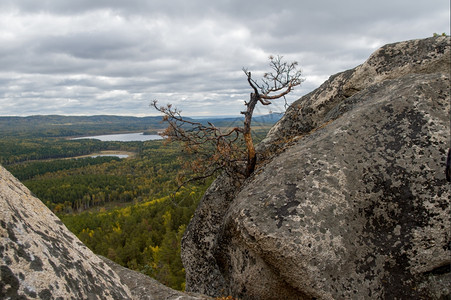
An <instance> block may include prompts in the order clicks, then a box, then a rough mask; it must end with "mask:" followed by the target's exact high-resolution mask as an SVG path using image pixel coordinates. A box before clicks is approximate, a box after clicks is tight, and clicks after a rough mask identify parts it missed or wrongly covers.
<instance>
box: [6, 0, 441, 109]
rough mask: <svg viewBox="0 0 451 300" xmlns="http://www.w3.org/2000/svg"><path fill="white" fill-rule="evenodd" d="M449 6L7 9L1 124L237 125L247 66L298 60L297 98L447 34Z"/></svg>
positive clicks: (58, 4)
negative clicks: (192, 118)
mask: <svg viewBox="0 0 451 300" xmlns="http://www.w3.org/2000/svg"><path fill="white" fill-rule="evenodd" d="M446 2H447V1H442V0H432V1H416V2H412V1H410V0H409V1H407V0H391V1H388V0H383V1H378V2H375V1H371V2H367V1H360V0H352V1H349V0H347V1H332V0H329V1H321V2H319V1H313V0H308V1H307V0H306V1H298V0H284V1H273V0H260V1H256V0H252V1H238V0H229V1H226V0H224V1H214V2H212V1H205V0H193V1H181V0H177V1H144V0H129V1H121V0H116V1H111V0H108V1H107V0H103V1H101V0H99V1H91V0H82V1H81V0H80V1H59V0H42V1H34V0H3V1H2V2H1V3H0V45H2V46H1V47H0V66H1V68H0V115H30V114H55V113H58V114H73V115H76V114H85V115H92V114H121V115H152V114H155V111H153V110H152V109H150V108H149V103H150V101H151V100H153V99H159V101H160V102H161V103H162V104H163V103H167V102H170V103H173V104H174V105H176V106H178V107H180V109H181V110H183V111H184V112H185V113H186V114H187V115H202V114H205V115H206V114H213V115H218V114H235V115H236V114H238V113H239V111H240V110H242V109H243V101H244V100H246V99H247V98H248V93H249V92H250V90H249V88H248V86H247V83H246V80H245V76H244V74H243V72H242V71H241V68H242V67H248V68H249V69H250V70H252V71H253V73H254V74H259V72H263V71H264V70H265V69H266V67H267V62H268V61H267V57H268V56H269V55H270V54H281V55H284V56H285V57H286V58H287V59H288V60H297V61H298V62H299V63H300V66H301V68H302V69H303V72H304V77H305V79H306V81H305V82H304V84H303V85H302V87H300V88H298V89H297V90H296V91H295V93H294V94H293V95H292V96H291V97H290V100H295V99H296V98H297V97H300V96H301V95H302V94H305V93H307V92H309V91H310V90H312V89H314V88H315V87H317V86H318V85H319V84H321V83H322V82H323V81H324V80H325V79H327V77H328V76H330V75H332V74H334V73H336V72H339V71H342V70H345V69H348V68H351V67H354V66H356V65H358V64H360V63H362V62H363V61H364V60H365V59H366V58H367V57H368V56H369V54H371V52H373V51H374V50H375V49H377V48H378V47H380V46H382V45H383V44H386V43H390V42H396V41H401V40H407V39H414V38H424V37H428V36H431V35H432V33H433V32H439V33H441V32H443V31H446V30H449V25H450V24H449V3H446ZM447 33H449V32H447ZM259 109H260V108H259ZM272 109H273V110H276V111H277V110H282V109H283V104H278V105H275V106H273V107H272ZM261 112H264V110H263V108H262V109H261Z"/></svg>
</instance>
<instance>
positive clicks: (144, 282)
mask: <svg viewBox="0 0 451 300" xmlns="http://www.w3.org/2000/svg"><path fill="white" fill-rule="evenodd" d="M0 225H1V226H0V299H11V300H15V299H77V300H79V299H120V300H125V299H137V300H138V299H139V300H141V299H142V300H144V299H149V300H152V299H155V300H159V299H164V300H171V299H173V300H175V299H177V300H200V299H209V298H208V297H205V296H201V295H194V294H192V295H188V294H185V293H181V292H178V291H174V290H172V289H170V288H168V287H166V286H164V285H162V284H160V283H158V282H156V281H155V280H153V279H151V278H149V277H147V276H145V275H143V274H141V273H138V272H135V271H131V270H128V269H126V268H123V267H121V266H119V265H117V264H115V263H113V262H112V261H110V260H108V259H106V258H103V259H101V258H99V257H97V256H96V255H95V254H94V253H92V252H91V250H89V249H88V248H87V247H86V246H85V245H84V244H83V243H82V242H80V240H78V238H77V237H76V236H75V235H73V234H72V233H71V232H70V231H69V230H68V229H67V228H66V227H65V226H64V225H63V223H62V222H61V221H60V220H59V219H58V218H57V217H56V216H55V215H54V214H53V213H52V212H51V211H50V210H49V209H48V208H47V207H46V206H45V205H44V204H43V203H42V202H41V201H40V200H39V199H37V198H36V197H34V196H33V195H31V193H30V191H29V190H28V189H27V188H26V187H25V186H24V185H22V184H21V183H20V182H19V181H18V180H17V179H15V178H14V177H13V176H12V175H11V174H10V173H9V172H8V171H6V170H5V169H4V168H3V167H1V166H0Z"/></svg>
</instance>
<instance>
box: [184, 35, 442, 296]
mask: <svg viewBox="0 0 451 300" xmlns="http://www.w3.org/2000/svg"><path fill="white" fill-rule="evenodd" d="M450 57H451V56H450V39H449V37H438V38H430V39H425V40H416V41H408V42H402V43H396V44H391V45H387V46H384V47H382V48H381V49H379V50H378V51H376V52H375V53H374V54H373V55H372V56H371V57H370V58H369V59H368V61H367V62H365V63H364V64H362V65H361V66H358V67H357V68H355V69H353V70H349V71H346V72H343V73H340V74H337V75H334V76H332V77H331V78H330V79H329V80H328V81H326V82H325V83H324V84H323V85H322V86H321V87H320V88H318V89H317V90H315V91H313V92H312V93H310V94H309V95H306V96H304V97H303V98H301V99H300V100H299V101H298V102H296V103H294V105H293V106H292V107H291V108H290V109H289V110H288V112H287V114H286V115H285V116H284V118H282V119H281V121H280V122H279V123H278V124H277V125H276V126H275V127H274V128H273V129H272V130H271V132H270V134H269V135H268V137H267V138H266V139H265V141H264V142H263V143H262V144H261V145H260V146H259V151H260V153H265V155H266V161H263V162H262V165H261V167H260V168H259V169H257V171H256V172H255V174H254V175H253V176H252V177H251V178H249V179H248V180H247V181H246V182H244V183H243V184H242V185H241V187H240V188H239V189H235V190H233V189H231V188H230V187H229V188H227V185H228V182H226V181H224V182H223V183H221V180H224V178H222V179H221V180H218V181H217V182H216V183H215V185H214V186H213V188H211V189H210V190H209V191H208V192H207V197H205V198H204V201H203V202H202V203H201V205H200V207H199V212H196V216H197V218H194V219H193V221H192V223H191V224H190V226H189V227H188V230H187V232H186V234H185V238H184V239H185V240H187V241H190V243H185V245H184V248H182V256H184V260H183V261H184V264H185V267H186V269H187V276H188V278H191V279H190V281H189V282H188V281H187V283H189V284H188V285H187V289H188V290H190V291H201V292H203V293H206V294H209V295H219V293H218V291H225V294H231V295H234V296H236V297H240V298H242V299H311V298H318V299H442V298H443V299H445V298H447V297H450V295H451V288H450V287H451V273H450V263H451V249H450V244H451V237H450V228H451V225H450V215H451V212H450V203H449V199H450V196H451V195H450V186H449V183H447V182H446V180H445V174H444V167H445V158H446V152H447V149H448V147H449V141H450V131H449V130H450V119H449V116H450V90H449V88H450V81H449V74H450ZM225 190H227V191H228V192H227V193H224V191H225ZM219 204H221V205H219ZM210 209H212V210H213V209H215V212H214V213H213V212H211V213H210V214H215V218H214V219H208V218H207V219H204V218H203V216H207V215H208V214H207V213H206V212H208V211H209V210H210ZM218 209H220V210H218ZM209 220H210V221H209ZM211 220H213V221H214V222H211ZM198 228H202V231H201V232H196V231H195V230H196V229H198ZM209 228H212V230H211V231H208V229H209ZM194 236H196V238H194ZM204 237H205V238H204ZM196 265H203V268H202V269H200V270H199V269H195V268H191V266H196ZM210 274H216V275H215V276H216V278H220V281H217V282H215V285H212V284H210V281H209V279H208V280H206V281H205V282H206V283H205V284H201V282H202V281H203V279H204V278H210V276H211V275H210Z"/></svg>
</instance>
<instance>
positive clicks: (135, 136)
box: [73, 132, 162, 142]
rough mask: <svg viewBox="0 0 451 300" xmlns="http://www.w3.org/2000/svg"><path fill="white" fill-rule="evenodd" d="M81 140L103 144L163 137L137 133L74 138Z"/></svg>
mask: <svg viewBox="0 0 451 300" xmlns="http://www.w3.org/2000/svg"><path fill="white" fill-rule="evenodd" d="M81 139H94V140H100V141H102V142H144V141H152V140H161V139H162V137H161V136H159V135H154V134H150V135H144V133H142V132H135V133H121V134H108V135H95V136H83V137H79V138H74V139H73V140H81Z"/></svg>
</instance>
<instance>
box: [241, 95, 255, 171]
mask: <svg viewBox="0 0 451 300" xmlns="http://www.w3.org/2000/svg"><path fill="white" fill-rule="evenodd" d="M258 98H259V95H258V94H255V93H251V96H250V101H249V103H246V106H247V110H246V112H244V128H243V136H244V141H245V142H246V148H247V165H246V176H247V177H249V176H250V175H251V174H252V173H253V172H254V170H255V164H256V163H257V154H256V153H255V147H254V141H253V140H252V134H251V122H252V114H253V113H254V108H255V105H256V104H257V102H258Z"/></svg>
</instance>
